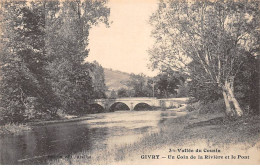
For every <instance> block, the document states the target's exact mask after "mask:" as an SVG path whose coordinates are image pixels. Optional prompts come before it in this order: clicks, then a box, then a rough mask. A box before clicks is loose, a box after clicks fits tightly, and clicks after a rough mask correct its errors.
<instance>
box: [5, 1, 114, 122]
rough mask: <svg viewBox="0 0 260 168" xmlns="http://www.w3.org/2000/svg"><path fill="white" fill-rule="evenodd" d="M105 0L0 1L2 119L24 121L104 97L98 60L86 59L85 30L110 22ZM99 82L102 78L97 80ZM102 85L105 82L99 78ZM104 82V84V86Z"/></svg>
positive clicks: (81, 109)
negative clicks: (86, 61) (97, 84)
mask: <svg viewBox="0 0 260 168" xmlns="http://www.w3.org/2000/svg"><path fill="white" fill-rule="evenodd" d="M105 4H106V1H105V0H101V1H90V0H65V1H62V2H59V1H46V0H43V1H27V0H21V1H20V0H19V1H13V0H4V1H1V13H0V15H1V17H0V18H1V22H0V24H1V31H2V34H1V41H0V42H1V43H0V46H1V51H0V63H1V74H0V76H1V81H0V108H1V109H0V119H1V120H2V121H3V120H4V121H5V122H23V121H27V120H31V119H36V118H46V117H47V118H48V117H53V116H55V114H56V113H57V111H62V112H64V113H70V114H77V113H82V112H86V109H88V102H89V100H90V99H91V98H93V97H92V96H93V95H97V96H98V97H103V95H104V93H102V92H103V90H100V87H93V83H95V84H96V83H97V80H96V78H95V77H96V76H100V77H99V78H102V75H103V78H104V72H103V71H102V67H100V66H99V65H97V63H93V64H89V63H85V61H84V60H85V58H86V57H87V56H88V52H89V50H88V49H87V46H88V37H89V30H90V29H91V27H92V26H93V25H96V24H98V23H100V22H103V23H105V24H107V25H108V16H109V13H110V10H109V8H107V7H106V6H105ZM101 82H102V80H101ZM101 85H102V86H101V87H103V85H104V83H103V84H101ZM104 88H105V87H104Z"/></svg>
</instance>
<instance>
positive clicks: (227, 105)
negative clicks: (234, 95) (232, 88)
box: [222, 91, 233, 117]
mask: <svg viewBox="0 0 260 168" xmlns="http://www.w3.org/2000/svg"><path fill="white" fill-rule="evenodd" d="M222 94H223V97H224V101H225V105H226V115H227V116H228V117H231V116H233V112H232V109H231V106H230V99H229V98H228V96H227V94H226V92H225V91H223V92H222Z"/></svg>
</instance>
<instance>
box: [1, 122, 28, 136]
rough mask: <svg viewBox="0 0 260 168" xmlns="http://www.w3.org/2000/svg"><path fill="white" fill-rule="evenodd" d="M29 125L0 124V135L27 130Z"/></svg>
mask: <svg viewBox="0 0 260 168" xmlns="http://www.w3.org/2000/svg"><path fill="white" fill-rule="evenodd" d="M29 130H31V127H30V126H28V125H26V124H5V125H1V126H0V135H3V134H19V133H21V132H23V131H29Z"/></svg>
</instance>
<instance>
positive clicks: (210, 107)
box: [198, 99, 225, 114]
mask: <svg viewBox="0 0 260 168" xmlns="http://www.w3.org/2000/svg"><path fill="white" fill-rule="evenodd" d="M198 111H199V113H200V114H208V113H225V103H224V100H223V99H219V100H216V101H213V102H208V103H205V104H201V106H200V108H199V109H198Z"/></svg>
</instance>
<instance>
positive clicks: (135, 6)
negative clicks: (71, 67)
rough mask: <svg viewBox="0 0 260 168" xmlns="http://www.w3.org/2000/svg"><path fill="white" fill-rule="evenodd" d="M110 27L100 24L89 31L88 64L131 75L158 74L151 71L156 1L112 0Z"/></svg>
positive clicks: (110, 2)
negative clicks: (92, 63)
mask: <svg viewBox="0 0 260 168" xmlns="http://www.w3.org/2000/svg"><path fill="white" fill-rule="evenodd" d="M108 7H110V12H111V13H110V21H112V22H113V23H112V24H111V26H110V27H109V28H106V26H105V25H103V24H100V25H99V26H96V27H93V28H92V29H91V31H90V38H89V39H90V41H89V42H90V44H89V47H88V48H89V49H90V55H89V57H88V58H87V61H93V60H96V61H97V62H99V63H100V64H101V65H102V66H103V67H105V68H112V69H114V70H120V71H123V72H129V73H144V74H146V75H149V76H153V75H155V74H156V73H155V72H152V71H151V70H149V69H148V66H147V65H148V64H149V55H148V52H147V50H148V49H149V48H151V47H152V45H153V42H154V39H153V38H152V37H151V31H152V27H151V26H150V25H149V23H148V20H149V17H150V16H151V14H152V13H153V12H154V11H155V10H156V7H157V0H120V1H119V0H110V1H109V2H108Z"/></svg>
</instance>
